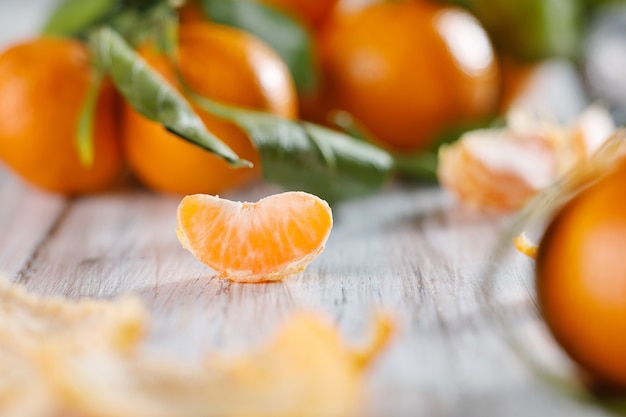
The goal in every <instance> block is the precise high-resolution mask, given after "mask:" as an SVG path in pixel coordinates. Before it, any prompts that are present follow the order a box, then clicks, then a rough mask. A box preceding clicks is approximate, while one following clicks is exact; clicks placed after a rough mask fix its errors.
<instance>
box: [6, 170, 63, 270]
mask: <svg viewBox="0 0 626 417" xmlns="http://www.w3.org/2000/svg"><path fill="white" fill-rule="evenodd" d="M10 175H11V174H9V173H8V172H7V171H6V170H5V169H4V168H2V167H0V202H1V204H0V273H5V274H7V275H8V276H9V277H13V278H18V277H20V276H22V275H24V274H27V273H28V270H29V269H30V268H32V267H35V265H34V262H33V261H34V258H35V254H36V252H37V251H38V249H39V248H40V246H41V245H42V244H43V243H44V242H45V240H46V239H47V236H48V234H49V233H50V232H51V231H52V230H53V229H54V227H55V225H56V221H57V219H59V217H60V216H61V215H62V213H63V211H64V210H65V209H66V208H67V207H68V203H67V201H66V200H65V199H64V198H62V197H59V196H56V195H52V194H46V193H44V192H42V191H38V190H35V189H33V188H31V187H27V186H25V185H24V184H22V183H21V182H20V181H18V180H17V179H15V178H13V177H11V176H10Z"/></svg>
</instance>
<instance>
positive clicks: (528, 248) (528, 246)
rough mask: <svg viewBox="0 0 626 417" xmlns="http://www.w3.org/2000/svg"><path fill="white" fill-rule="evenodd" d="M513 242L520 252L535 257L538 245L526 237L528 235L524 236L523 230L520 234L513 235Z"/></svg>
mask: <svg viewBox="0 0 626 417" xmlns="http://www.w3.org/2000/svg"><path fill="white" fill-rule="evenodd" d="M513 244H514V245H515V248H516V249H517V250H518V251H519V252H520V253H522V254H524V255H526V256H528V257H529V258H531V259H537V252H538V251H539V246H538V245H536V244H535V243H533V242H531V241H530V240H529V239H528V236H526V233H525V232H522V233H521V234H520V235H518V236H516V237H514V238H513Z"/></svg>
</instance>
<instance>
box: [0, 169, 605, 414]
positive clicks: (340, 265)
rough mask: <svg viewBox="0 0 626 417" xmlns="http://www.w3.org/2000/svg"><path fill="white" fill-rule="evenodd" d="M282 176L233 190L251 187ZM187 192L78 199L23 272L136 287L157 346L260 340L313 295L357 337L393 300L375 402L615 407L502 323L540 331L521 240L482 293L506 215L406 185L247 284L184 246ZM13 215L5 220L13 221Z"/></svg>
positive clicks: (502, 410) (111, 291)
mask: <svg viewBox="0 0 626 417" xmlns="http://www.w3.org/2000/svg"><path fill="white" fill-rule="evenodd" d="M3 181H6V178H5V179H4V180H3ZM3 184H4V183H3ZM5 186H6V185H5ZM11 187H17V188H18V189H19V188H20V187H24V186H23V185H20V184H17V185H16V184H12V185H11ZM274 191H276V189H275V188H271V187H266V186H258V187H256V188H251V189H248V190H245V191H242V192H240V193H237V194H233V195H230V196H229V197H232V198H238V199H244V200H250V201H254V200H256V199H258V198H259V197H261V196H263V195H266V194H268V193H270V192H274ZM22 192H24V191H23V190H22ZM178 201H179V197H175V196H161V195H156V194H152V193H149V192H146V191H142V190H136V189H128V190H121V191H116V192H111V193H107V194H102V195H96V196H91V197H84V198H79V199H76V200H73V201H72V202H71V203H69V205H68V207H67V209H65V210H64V211H63V212H62V216H61V217H59V218H58V220H57V224H56V226H55V228H54V230H53V231H52V233H49V234H48V235H46V238H45V240H44V241H43V242H42V244H41V245H40V246H39V249H38V251H37V252H36V254H35V257H34V258H33V259H32V260H31V261H32V265H33V266H32V267H31V268H29V269H28V271H27V273H26V274H24V275H23V276H21V279H22V280H23V281H25V282H26V283H27V285H28V287H29V288H30V289H31V290H33V291H36V292H39V293H47V294H65V295H68V296H70V297H79V296H95V297H110V296H114V295H117V294H121V293H127V292H131V293H134V294H137V295H139V296H140V297H141V298H142V299H143V300H144V301H145V302H146V304H147V305H148V306H149V308H150V309H151V311H152V313H153V318H154V320H153V327H152V331H151V334H150V338H149V341H148V345H149V348H150V349H153V350H156V351H160V352H166V353H169V354H173V355H176V356H179V357H181V358H194V357H197V356H198V355H199V354H202V353H204V352H206V351H207V350H209V349H221V350H225V351H231V352H232V351H238V350H242V349H250V348H253V347H254V346H255V345H256V344H258V343H261V342H262V341H263V340H265V339H266V338H268V337H270V336H271V334H272V333H273V332H274V331H275V330H276V327H277V324H278V323H279V322H280V321H281V320H284V319H285V318H286V317H287V316H288V314H290V312H293V311H296V310H301V309H307V310H313V311H317V312H319V313H320V314H324V315H326V316H328V317H329V318H331V319H332V320H334V321H335V322H336V323H338V325H339V326H340V328H341V330H342V332H343V333H344V334H345V335H346V338H347V340H348V341H350V342H358V340H359V339H360V338H361V337H362V336H364V334H365V332H366V330H367V323H368V320H369V319H370V318H371V317H372V315H373V314H374V312H375V311H377V310H379V309H384V310H386V311H389V312H391V313H392V314H394V315H395V316H396V317H397V320H398V323H399V332H398V335H397V336H396V338H395V340H394V341H393V343H392V345H391V346H390V348H389V350H388V351H387V352H386V354H385V355H384V356H382V357H381V359H380V360H379V361H378V362H377V363H376V365H375V366H374V367H373V369H372V373H371V375H370V378H369V380H368V386H369V393H370V395H369V396H368V399H367V401H366V402H365V403H364V405H363V408H364V410H365V411H364V415H367V416H372V417H379V416H381V417H382V416H385V417H394V416H398V417H404V416H407V417H408V416H415V415H425V416H477V417H478V416H494V417H509V416H510V417H513V416H527V415H537V416H544V415H545V416H550V415H554V416H559V415H568V416H576V417H579V416H580V417H588V416H589V417H590V416H600V415H603V414H602V413H600V412H598V411H595V410H591V409H588V408H585V407H583V406H582V405H578V404H576V403H574V402H573V401H571V400H570V399H567V398H564V397H562V396H559V395H557V394H556V393H555V392H553V391H552V390H550V389H548V387H546V386H545V385H544V384H543V383H542V382H541V381H540V380H539V379H538V378H537V377H536V376H535V375H534V374H533V373H532V371H531V370H530V369H529V368H528V367H527V366H526V365H525V364H524V363H523V362H521V361H520V359H519V358H518V357H517V356H516V355H515V354H514V352H513V351H512V350H511V348H510V346H509V345H508V344H507V343H506V342H505V341H504V339H503V338H502V337H501V335H500V334H499V333H498V332H497V329H498V325H497V324H498V323H500V321H499V320H500V319H501V318H502V317H507V321H506V324H507V326H511V328H512V329H513V330H514V331H516V332H517V331H518V330H519V331H520V332H521V331H522V330H523V331H524V332H526V331H527V329H531V330H532V331H533V332H536V331H537V329H539V330H541V327H540V323H539V322H538V320H537V318H536V311H535V308H534V304H533V302H532V298H531V297H530V296H529V291H530V292H532V286H531V285H530V283H531V281H532V276H531V271H532V269H531V265H532V264H531V263H530V262H529V261H527V260H526V259H525V258H524V257H522V256H521V255H519V256H517V255H515V254H513V256H512V261H511V264H510V265H509V266H508V267H507V268H504V269H503V270H502V273H501V274H500V277H499V279H498V283H497V286H496V291H495V294H496V297H497V305H498V308H499V311H500V315H499V316H494V315H493V314H492V312H491V311H490V309H489V308H488V306H487V305H485V303H484V300H482V298H481V296H482V294H483V291H482V290H483V284H484V281H483V279H482V278H483V277H482V276H481V274H482V272H483V271H484V269H483V268H484V264H485V262H486V260H487V259H488V256H489V254H490V251H491V247H492V245H493V243H494V242H495V241H496V238H497V236H498V233H499V231H500V230H501V228H502V226H503V224H505V220H506V219H503V218H497V217H492V216H486V215H479V214H476V213H471V212H468V211H465V210H463V209H461V208H458V207H457V206H456V205H455V204H454V202H453V201H451V200H450V199H449V198H448V197H446V196H445V195H444V194H443V193H442V192H441V191H440V190H439V189H438V188H434V187H433V188H429V187H426V188H416V187H414V186H411V187H408V186H406V187H403V186H393V187H390V188H389V189H387V190H385V191H383V192H382V193H380V194H378V195H375V196H372V197H370V198H366V199H363V200H360V201H354V202H348V203H344V204H340V205H338V206H335V207H334V209H333V211H334V216H335V226H334V229H333V232H332V233H331V236H330V238H329V241H328V244H327V247H326V249H325V251H324V252H323V253H322V254H321V255H320V256H319V257H318V258H317V259H316V260H315V261H314V262H313V263H312V264H311V265H310V266H309V268H308V269H307V270H306V271H303V272H302V273H299V274H297V275H295V276H293V277H291V278H288V279H286V280H285V281H284V282H280V283H272V284H236V283H229V282H226V281H222V280H219V279H217V278H215V276H214V274H213V271H211V270H210V269H209V268H208V267H206V266H204V265H202V264H200V263H199V262H198V261H197V260H195V258H193V257H192V256H191V255H190V254H189V253H188V252H187V251H185V250H184V249H182V248H181V247H180V244H179V243H178V241H177V239H176V236H175V233H174V229H175V211H176V206H177V204H178ZM32 210H36V209H32ZM29 211H31V209H22V210H14V211H13V214H14V215H15V214H16V213H18V212H19V213H20V216H26V215H27V214H26V213H27V212H29ZM10 224H12V222H11V221H5V222H3V223H2V224H1V225H0V235H3V236H6V235H9V236H11V235H13V232H11V233H8V232H7V230H8V229H7V227H8V225H10ZM5 247H6V245H5ZM2 255H4V254H0V256H2ZM524 337H525V340H527V341H528V343H529V345H528V348H529V349H530V348H531V347H532V346H540V344H545V346H546V347H544V348H541V349H535V350H537V351H538V352H539V353H540V354H541V355H542V356H543V355H544V354H547V353H548V351H549V350H552V349H554V345H553V344H552V342H551V341H550V340H546V339H545V337H544V335H542V334H539V336H534V337H533V338H530V337H526V336H524ZM552 354H554V353H552ZM555 363H559V362H558V361H557V362H555Z"/></svg>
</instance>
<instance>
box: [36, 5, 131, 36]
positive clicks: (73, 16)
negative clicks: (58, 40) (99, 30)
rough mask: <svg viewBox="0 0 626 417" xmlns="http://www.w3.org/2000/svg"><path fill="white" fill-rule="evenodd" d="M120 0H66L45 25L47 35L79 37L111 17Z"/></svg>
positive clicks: (44, 30) (44, 31)
mask: <svg viewBox="0 0 626 417" xmlns="http://www.w3.org/2000/svg"><path fill="white" fill-rule="evenodd" d="M119 3H120V1H119V0H64V1H62V2H61V3H60V4H59V5H58V6H57V8H56V9H55V10H54V11H53V12H52V14H51V15H50V18H49V19H48V22H47V23H46V24H45V26H44V29H43V33H44V34H46V35H61V36H79V35H82V34H84V32H85V31H86V30H87V29H88V28H89V27H90V26H93V25H94V24H96V23H98V22H102V21H104V20H105V19H107V18H108V17H110V16H111V15H112V14H113V13H114V12H115V11H116V10H117V9H118V8H119V6H120V5H119Z"/></svg>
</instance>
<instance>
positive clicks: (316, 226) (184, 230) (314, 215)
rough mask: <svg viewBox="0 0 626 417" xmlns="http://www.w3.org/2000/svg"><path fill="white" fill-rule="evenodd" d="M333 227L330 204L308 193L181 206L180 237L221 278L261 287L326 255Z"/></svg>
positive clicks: (193, 198) (201, 197) (191, 200)
mask: <svg viewBox="0 0 626 417" xmlns="http://www.w3.org/2000/svg"><path fill="white" fill-rule="evenodd" d="M332 225H333V218H332V213H331V210H330V207H329V206H328V203H326V202H325V201H324V200H322V199H320V198H318V197H316V196H314V195H311V194H307V193H304V192H285V193H282V194H276V195H272V196H270V197H266V198H264V199H261V200H259V201H258V202H256V203H243V202H235V201H230V200H227V199H222V198H219V197H215V196H212V195H206V194H196V195H190V196H187V197H185V198H184V199H183V200H182V201H181V203H180V205H179V207H178V229H177V231H176V233H177V235H178V239H179V240H180V242H181V243H182V245H183V247H185V248H186V249H188V250H189V251H190V252H191V253H192V254H193V255H194V256H195V257H196V258H198V259H199V260H200V261H202V262H204V263H205V264H206V265H208V266H209V267H211V268H212V269H214V270H215V271H216V272H217V273H218V276H219V277H221V278H228V279H231V280H233V281H241V282H260V281H275V280H280V279H282V278H284V277H286V276H288V275H291V274H294V273H296V272H298V271H301V270H303V269H304V268H305V267H306V266H307V265H308V264H309V263H310V262H311V261H312V260H313V259H314V258H315V257H316V256H317V255H319V254H320V253H321V251H322V250H323V249H324V245H325V243H326V240H327V239H328V236H329V234H330V230H331V228H332Z"/></svg>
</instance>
